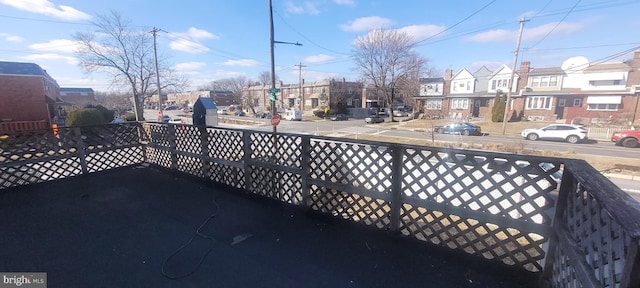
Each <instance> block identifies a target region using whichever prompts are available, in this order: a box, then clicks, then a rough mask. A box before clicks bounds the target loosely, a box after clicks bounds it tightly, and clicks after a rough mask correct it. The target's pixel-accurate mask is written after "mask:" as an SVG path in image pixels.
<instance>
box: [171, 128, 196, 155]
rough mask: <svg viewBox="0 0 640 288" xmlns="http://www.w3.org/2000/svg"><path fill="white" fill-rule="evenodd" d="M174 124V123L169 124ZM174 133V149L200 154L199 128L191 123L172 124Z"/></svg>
mask: <svg viewBox="0 0 640 288" xmlns="http://www.w3.org/2000/svg"><path fill="white" fill-rule="evenodd" d="M169 125H174V124H169ZM174 127H175V133H176V149H177V150H180V151H185V152H191V153H194V154H202V140H201V139H200V130H198V128H197V127H195V126H191V125H179V124H176V125H174Z"/></svg>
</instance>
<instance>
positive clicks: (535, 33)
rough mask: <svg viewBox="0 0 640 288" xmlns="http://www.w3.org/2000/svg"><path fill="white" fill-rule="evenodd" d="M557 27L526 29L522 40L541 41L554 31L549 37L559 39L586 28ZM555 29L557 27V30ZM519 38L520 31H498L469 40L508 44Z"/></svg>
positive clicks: (545, 26) (579, 25)
mask: <svg viewBox="0 0 640 288" xmlns="http://www.w3.org/2000/svg"><path fill="white" fill-rule="evenodd" d="M556 25H558V23H557V22H553V23H547V24H544V25H542V26H538V27H533V28H528V29H525V30H524V32H523V33H522V40H525V41H526V40H530V41H531V40H539V39H542V37H545V35H547V34H549V32H550V31H552V30H553V32H551V34H549V36H551V37H554V36H555V37H557V36H560V35H568V34H571V33H574V32H576V31H579V30H581V29H582V28H584V25H582V24H578V23H567V22H563V23H560V24H559V25H558V27H556ZM554 27H556V28H555V30H554ZM517 37H518V30H504V29H498V30H491V31H487V32H482V33H479V34H476V35H474V36H472V37H471V38H469V40H470V41H473V42H507V41H515V40H516V39H517Z"/></svg>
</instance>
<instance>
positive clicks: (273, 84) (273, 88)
mask: <svg viewBox="0 0 640 288" xmlns="http://www.w3.org/2000/svg"><path fill="white" fill-rule="evenodd" d="M269 31H270V33H269V34H270V36H269V48H270V52H271V89H269V94H271V95H270V96H269V100H271V115H273V116H275V115H277V114H276V101H277V98H276V93H278V92H279V89H276V66H275V60H274V56H273V48H274V47H273V46H274V44H275V43H280V44H292V45H297V46H302V44H300V43H298V42H296V43H292V42H283V41H275V40H274V39H273V8H271V0H269ZM283 101H284V99H282V100H281V103H283V104H284V102H283ZM273 116H272V117H273ZM276 132H277V129H276V125H273V133H276Z"/></svg>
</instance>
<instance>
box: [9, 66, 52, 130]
mask: <svg viewBox="0 0 640 288" xmlns="http://www.w3.org/2000/svg"><path fill="white" fill-rule="evenodd" d="M59 97H60V86H59V85H58V83H57V82H56V80H54V79H53V78H52V77H51V76H50V75H49V74H48V73H47V71H46V70H44V69H42V68H41V67H40V66H39V65H37V64H34V63H21V62H2V61H0V134H6V133H12V132H17V131H25V130H33V129H46V128H48V127H51V124H53V120H54V117H55V116H56V113H57V112H56V111H57V109H56V107H57V106H56V101H58V99H59Z"/></svg>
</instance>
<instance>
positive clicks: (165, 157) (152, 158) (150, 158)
mask: <svg viewBox="0 0 640 288" xmlns="http://www.w3.org/2000/svg"><path fill="white" fill-rule="evenodd" d="M147 162H149V163H152V164H156V165H159V166H162V167H164V168H171V153H169V151H165V150H161V149H155V148H151V147H147Z"/></svg>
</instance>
